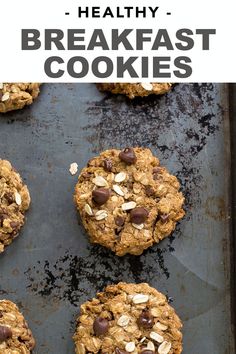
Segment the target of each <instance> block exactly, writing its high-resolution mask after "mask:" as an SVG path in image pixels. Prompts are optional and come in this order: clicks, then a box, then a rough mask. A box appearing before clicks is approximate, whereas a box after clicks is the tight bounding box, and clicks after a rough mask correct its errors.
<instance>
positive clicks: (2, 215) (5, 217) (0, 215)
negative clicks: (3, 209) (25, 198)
mask: <svg viewBox="0 0 236 354" xmlns="http://www.w3.org/2000/svg"><path fill="white" fill-rule="evenodd" d="M7 218H8V215H6V214H0V225H1V226H2V225H3V221H4V220H5V219H7Z"/></svg>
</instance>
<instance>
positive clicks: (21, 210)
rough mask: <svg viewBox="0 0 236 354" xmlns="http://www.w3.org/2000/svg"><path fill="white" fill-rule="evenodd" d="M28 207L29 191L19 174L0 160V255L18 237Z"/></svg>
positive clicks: (8, 164) (7, 163) (8, 163)
mask: <svg viewBox="0 0 236 354" xmlns="http://www.w3.org/2000/svg"><path fill="white" fill-rule="evenodd" d="M29 205H30V195H29V191H28V188H27V186H26V185H25V184H24V183H23V181H22V179H21V177H20V175H19V173H17V172H16V171H15V170H14V168H13V167H12V165H11V163H10V162H9V161H6V160H0V253H1V252H3V251H4V247H5V246H7V245H9V244H10V243H12V241H13V240H14V238H16V237H17V236H18V234H19V231H20V228H21V227H22V225H23V224H24V214H25V211H26V210H27V209H28V208H29Z"/></svg>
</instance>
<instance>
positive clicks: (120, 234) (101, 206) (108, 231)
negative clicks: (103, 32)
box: [75, 148, 184, 256]
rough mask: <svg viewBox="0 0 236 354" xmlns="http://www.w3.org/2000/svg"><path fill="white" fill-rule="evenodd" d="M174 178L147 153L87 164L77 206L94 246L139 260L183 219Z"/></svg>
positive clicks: (113, 155) (114, 153) (115, 154)
mask: <svg viewBox="0 0 236 354" xmlns="http://www.w3.org/2000/svg"><path fill="white" fill-rule="evenodd" d="M179 188H180V185H179V182H178V180H177V178H176V177H175V176H172V175H171V174H169V172H168V171H167V169H166V168H165V167H162V166H160V163H159V160H158V158H156V157H155V156H153V154H152V152H151V151H150V150H149V149H146V148H134V149H133V148H126V149H125V150H123V151H120V150H115V149H112V150H107V151H104V152H102V153H101V154H100V155H99V156H97V157H95V158H93V159H91V160H90V161H89V162H88V165H87V167H85V168H84V169H83V170H82V172H81V174H80V176H79V180H78V183H77V185H76V188H75V203H76V205H77V208H78V210H79V213H80V216H81V219H82V222H83V224H84V227H85V229H86V230H87V232H88V234H89V236H90V240H91V242H92V243H97V244H100V245H102V246H105V247H108V248H110V249H111V250H112V251H113V252H115V253H116V254H117V255H118V256H123V255H125V254H126V253H130V254H134V255H140V254H141V253H142V252H143V251H144V250H145V249H146V248H148V247H150V246H152V245H153V244H154V243H158V242H159V241H161V240H162V239H163V238H165V237H167V236H169V235H170V234H171V232H172V231H173V230H174V229H175V226H176V222H177V221H178V220H180V219H181V218H182V217H183V216H184V210H183V209H182V206H183V203H184V197H183V195H182V193H181V192H180V191H179Z"/></svg>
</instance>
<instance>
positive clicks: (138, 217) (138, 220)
mask: <svg viewBox="0 0 236 354" xmlns="http://www.w3.org/2000/svg"><path fill="white" fill-rule="evenodd" d="M148 214H149V213H148V211H147V209H145V208H141V207H137V208H134V209H132V210H131V212H130V221H131V222H132V223H134V224H137V225H140V224H143V223H144V221H145V220H146V219H147V217H148Z"/></svg>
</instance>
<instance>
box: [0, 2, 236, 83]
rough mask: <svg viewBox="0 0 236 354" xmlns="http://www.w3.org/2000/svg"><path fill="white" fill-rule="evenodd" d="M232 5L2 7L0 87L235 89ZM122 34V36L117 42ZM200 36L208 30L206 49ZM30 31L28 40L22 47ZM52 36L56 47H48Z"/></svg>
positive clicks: (22, 4) (52, 4)
mask: <svg viewBox="0 0 236 354" xmlns="http://www.w3.org/2000/svg"><path fill="white" fill-rule="evenodd" d="M134 4H135V5H134ZM235 4H236V2H235V0H227V1H225V2H221V1H213V0H198V1H189V0H178V1H176V0H159V1H158V0H145V1H144V0H142V1H141V0H136V1H133V0H132V1H131V0H119V1H115V0H113V1H111V0H109V1H108V0H65V1H62V0H49V1H45V0H42V1H34V0H21V1H19V0H11V1H2V2H1V10H0V11H1V12H0V13H1V21H0V29H1V56H0V81H1V82H22V81H23V82H24V81H27V82H53V81H57V82H127V81H129V82H149V81H152V82H158V81H159V82H160V81H161V82H184V81H187V82H236V68H235V67H236V40H235V34H236V25H235V13H236V11H235V7H236V6H235ZM86 7H87V9H86ZM79 9H81V10H82V11H87V17H86V13H85V12H81V16H79ZM154 10H155V13H154ZM126 29H127V30H130V31H129V34H127V33H128V32H124V33H126V35H125V34H123V35H121V34H122V32H123V31H124V30H126ZM203 29H204V30H209V29H211V30H212V29H214V30H215V34H210V35H209V43H207V36H206V37H205V39H204V41H203V35H202V34H201V32H202V30H203ZM22 30H25V31H24V36H25V40H24V45H25V48H23V47H22ZM32 30H34V35H35V38H36V37H37V40H35V41H30V40H28V39H29V38H30V36H32V35H33V33H32ZM68 30H69V32H68ZM94 30H99V31H97V32H95V34H94ZM184 30H186V31H184ZM68 33H69V35H68ZM119 35H121V37H119ZM55 36H57V37H58V41H57V46H56V45H55V43H52V41H51V40H50V38H54V37H55ZM117 36H118V39H117ZM122 36H123V37H122ZM62 37H63V38H62ZM72 37H73V38H72ZM27 38H28V39H27ZM117 41H118V42H119V43H118V44H117ZM203 42H204V46H205V48H203ZM26 44H27V45H26ZM208 44H209V45H208ZM27 46H28V47H27ZM32 46H35V48H36V47H38V49H33V47H32ZM68 46H70V48H68ZM72 46H73V47H72ZM26 47H27V48H26ZM125 47H126V48H125ZM50 48H51V49H50Z"/></svg>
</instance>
